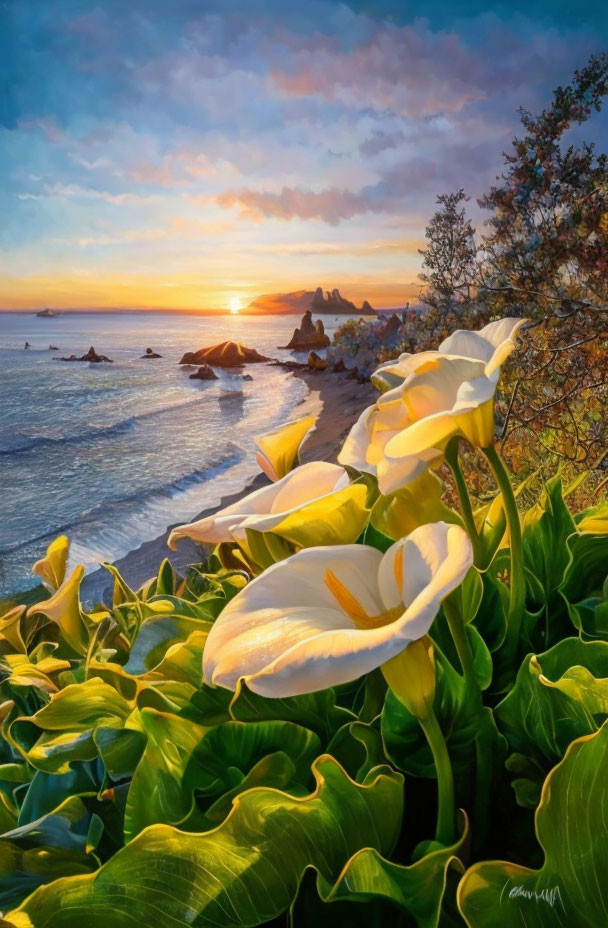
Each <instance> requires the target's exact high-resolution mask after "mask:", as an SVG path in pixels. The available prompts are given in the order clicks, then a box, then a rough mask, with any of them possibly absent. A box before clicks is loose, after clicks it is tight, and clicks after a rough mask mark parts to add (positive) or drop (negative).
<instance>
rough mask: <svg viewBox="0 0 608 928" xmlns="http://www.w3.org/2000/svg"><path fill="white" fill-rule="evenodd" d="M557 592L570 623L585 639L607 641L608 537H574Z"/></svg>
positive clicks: (569, 546)
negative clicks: (565, 607)
mask: <svg viewBox="0 0 608 928" xmlns="http://www.w3.org/2000/svg"><path fill="white" fill-rule="evenodd" d="M568 551H569V558H570V559H569V562H568V566H567V568H566V571H565V574H564V579H563V583H562V584H561V586H560V592H561V594H562V596H563V597H564V599H565V600H566V603H567V606H568V612H569V615H570V618H571V619H572V622H573V623H574V625H575V626H576V628H578V629H579V630H580V631H581V632H582V633H583V634H584V635H585V636H586V637H589V638H606V637H608V604H607V601H608V596H606V595H605V592H604V583H605V580H606V577H608V535H590V534H581V535H573V536H572V538H570V539H569V541H568Z"/></svg>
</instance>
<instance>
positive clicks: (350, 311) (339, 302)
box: [311, 287, 374, 316]
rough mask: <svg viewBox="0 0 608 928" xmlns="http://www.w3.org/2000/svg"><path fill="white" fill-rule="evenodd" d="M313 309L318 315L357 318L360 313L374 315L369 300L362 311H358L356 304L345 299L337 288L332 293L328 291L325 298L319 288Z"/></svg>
mask: <svg viewBox="0 0 608 928" xmlns="http://www.w3.org/2000/svg"><path fill="white" fill-rule="evenodd" d="M311 309H312V310H313V311H314V312H317V313H335V314H337V315H340V314H347V315H349V316H356V315H359V314H360V313H366V314H371V315H374V310H373V309H372V307H371V306H370V305H369V303H368V302H367V300H366V301H365V303H364V304H363V306H362V307H361V309H358V308H357V307H356V306H355V304H354V303H352V302H351V301H350V300H347V299H345V298H344V297H343V296H342V295H341V293H340V291H339V290H338V289H337V288H336V289H334V290H332V291H331V293H330V292H329V290H327V291H326V296H323V290H322V289H321V287H317V289H316V290H315V292H314V295H313V298H312V304H311Z"/></svg>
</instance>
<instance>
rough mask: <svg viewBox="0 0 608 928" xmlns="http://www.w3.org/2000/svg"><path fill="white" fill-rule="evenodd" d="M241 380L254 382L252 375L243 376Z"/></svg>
mask: <svg viewBox="0 0 608 928" xmlns="http://www.w3.org/2000/svg"><path fill="white" fill-rule="evenodd" d="M241 380H253V377H252V376H251V374H243V376H242V377H241Z"/></svg>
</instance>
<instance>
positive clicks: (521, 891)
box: [458, 725, 608, 928]
mask: <svg viewBox="0 0 608 928" xmlns="http://www.w3.org/2000/svg"><path fill="white" fill-rule="evenodd" d="M607 765H608V725H604V726H603V727H602V728H601V729H600V731H598V732H596V733H595V734H593V735H588V736H586V737H584V738H581V739H580V740H578V741H575V742H574V743H573V744H571V745H570V747H569V748H568V751H567V753H566V756H565V757H564V759H563V760H562V761H561V763H560V764H558V766H557V767H555V768H554V769H553V770H552V771H551V773H550V774H549V776H548V777H547V780H546V782H545V785H544V787H543V793H542V799H541V803H540V805H539V807H538V810H537V813H536V833H537V836H538V840H539V842H540V844H541V845H542V848H543V850H544V853H545V862H544V864H543V866H542V868H541V869H540V870H529V869H528V868H527V867H520V866H518V865H517V864H513V863H507V862H505V861H486V862H483V863H478V864H475V865H474V866H473V867H471V868H470V869H469V870H468V871H467V872H466V874H465V876H464V878H463V880H462V881H461V883H460V886H459V891H458V898H459V905H460V909H461V911H462V913H463V915H464V917H465V919H466V922H467V925H468V926H469V928H496V926H497V925H500V928H522V926H525V925H528V926H530V928H532V926H533V928H565V926H568V928H600V926H603V925H607V924H608V828H606V826H605V823H604V814H605V810H606V808H607V806H608V780H607V778H606V776H605V771H606V769H607Z"/></svg>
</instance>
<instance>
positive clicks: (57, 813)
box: [0, 797, 98, 911]
mask: <svg viewBox="0 0 608 928" xmlns="http://www.w3.org/2000/svg"><path fill="white" fill-rule="evenodd" d="M97 824H98V823H94V826H93V828H92V816H91V814H90V813H89V812H88V811H87V809H86V807H85V805H84V804H83V803H82V802H81V801H80V799H78V798H76V797H71V798H69V799H66V800H65V802H63V803H62V804H61V805H60V806H58V807H57V808H56V809H55V810H54V811H53V812H50V813H48V814H47V815H44V816H43V817H41V818H39V819H37V820H36V821H34V822H31V823H28V824H26V825H22V826H20V827H19V828H15V829H13V830H12V831H10V832H7V833H6V834H4V835H2V837H1V838H0V908H2V909H3V910H4V911H6V910H7V909H9V908H11V907H12V906H15V905H18V904H19V903H20V902H21V901H22V900H23V899H25V898H26V897H27V896H28V895H29V894H30V893H31V892H33V890H34V889H36V888H37V887H38V886H42V885H43V884H45V883H51V882H52V881H53V880H56V879H58V878H59V877H63V876H70V875H72V874H81V873H90V871H91V870H95V869H96V867H97V860H96V858H95V857H94V856H93V855H92V853H91V850H92V847H91V846H90V843H91V842H90V837H89V836H90V835H91V834H92V832H93V831H95V832H98V828H97Z"/></svg>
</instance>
